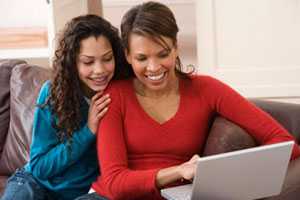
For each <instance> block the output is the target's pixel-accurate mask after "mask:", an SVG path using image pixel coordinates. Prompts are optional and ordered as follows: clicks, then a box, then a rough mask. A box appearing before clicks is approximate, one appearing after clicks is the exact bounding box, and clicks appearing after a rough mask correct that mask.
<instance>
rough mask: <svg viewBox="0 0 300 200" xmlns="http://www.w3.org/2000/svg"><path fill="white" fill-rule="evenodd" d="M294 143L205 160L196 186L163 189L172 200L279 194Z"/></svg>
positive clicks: (248, 198)
mask: <svg viewBox="0 0 300 200" xmlns="http://www.w3.org/2000/svg"><path fill="white" fill-rule="evenodd" d="M293 145H294V142H293V141H289V142H282V143H277V144H271V145H265V146H259V147H254V148H249V149H244V150H239V151H234V152H229V153H223V154H218V155H213V156H207V157H202V158H200V159H199V161H198V163H197V170H196V174H195V177H194V180H193V184H187V185H182V186H176V187H171V188H166V189H162V190H161V195H162V196H163V197H164V198H166V199H169V200H212V199H213V200H253V199H259V198H264V197H269V196H274V195H278V194H279V193H280V192H281V189H282V185H283V181H284V179H285V176H286V171H287V167H288V164H289V160H290V156H291V153H292V149H293Z"/></svg>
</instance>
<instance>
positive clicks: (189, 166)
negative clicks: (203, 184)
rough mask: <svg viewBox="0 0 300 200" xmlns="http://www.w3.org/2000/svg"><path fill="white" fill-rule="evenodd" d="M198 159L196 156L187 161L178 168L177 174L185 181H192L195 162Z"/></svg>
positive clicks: (195, 166)
mask: <svg viewBox="0 0 300 200" xmlns="http://www.w3.org/2000/svg"><path fill="white" fill-rule="evenodd" d="M199 158H200V156H198V155H197V154H196V155H194V156H193V157H192V158H191V159H190V160H189V161H187V162H185V163H183V164H181V165H180V166H179V173H180V174H181V176H182V178H184V179H186V180H192V179H193V178H194V176H195V173H196V168H197V161H198V159H199Z"/></svg>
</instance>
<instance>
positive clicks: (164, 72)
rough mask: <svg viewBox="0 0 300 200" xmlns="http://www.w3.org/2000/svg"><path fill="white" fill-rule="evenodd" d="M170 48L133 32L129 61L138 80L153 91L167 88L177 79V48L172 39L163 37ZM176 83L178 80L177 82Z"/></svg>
mask: <svg viewBox="0 0 300 200" xmlns="http://www.w3.org/2000/svg"><path fill="white" fill-rule="evenodd" d="M162 38H163V40H164V41H165V42H166V44H168V46H169V49H167V48H164V47H163V46H162V45H160V44H158V43H157V42H155V41H154V40H153V39H152V38H149V37H145V36H141V35H137V34H131V35H130V38H129V51H127V52H126V58H127V61H128V62H129V63H130V64H131V65H132V68H133V71H134V73H135V75H136V77H137V80H138V81H139V82H140V83H142V84H143V86H144V88H145V90H149V91H151V92H153V91H154V92H156V91H164V90H167V89H168V88H169V87H170V86H171V87H172V84H174V80H175V81H176V74H175V66H176V58H177V56H178V54H177V48H176V47H175V46H174V44H173V42H172V40H171V39H170V38H167V37H162ZM175 83H176V82H175Z"/></svg>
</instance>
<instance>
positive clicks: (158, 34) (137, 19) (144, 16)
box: [121, 1, 194, 77]
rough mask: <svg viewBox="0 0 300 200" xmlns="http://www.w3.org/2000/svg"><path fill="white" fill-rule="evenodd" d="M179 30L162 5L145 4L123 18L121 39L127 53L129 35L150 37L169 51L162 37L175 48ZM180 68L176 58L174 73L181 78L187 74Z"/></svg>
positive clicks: (178, 59)
mask: <svg viewBox="0 0 300 200" xmlns="http://www.w3.org/2000/svg"><path fill="white" fill-rule="evenodd" d="M178 31H179V28H178V26H177V23H176V19H175V17H174V14H173V13H172V11H171V10H170V8H168V7H167V6H165V5H164V4H161V3H158V2H152V1H149V2H146V3H143V4H140V5H137V6H134V7H133V8H131V9H130V10H129V11H127V13H126V14H125V15H124V16H123V18H122V22H121V38H122V43H123V45H124V48H125V49H126V50H127V51H128V52H129V51H130V49H129V38H130V34H132V33H134V34H138V35H142V36H145V37H150V38H151V39H153V40H154V41H155V42H157V43H158V44H160V45H161V46H162V47H163V48H166V49H168V50H170V49H171V47H169V45H168V44H167V43H166V42H165V41H164V40H163V38H162V37H168V38H170V39H171V40H172V42H173V45H174V46H175V47H176V48H177V33H178ZM193 71H194V69H192V71H191V72H189V73H186V72H184V70H183V68H182V64H181V61H180V58H179V57H177V58H176V72H177V73H178V74H179V75H182V76H183V77H187V75H188V74H190V73H192V72H193Z"/></svg>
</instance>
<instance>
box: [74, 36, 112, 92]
mask: <svg viewBox="0 0 300 200" xmlns="http://www.w3.org/2000/svg"><path fill="white" fill-rule="evenodd" d="M77 70H78V74H79V79H80V81H81V84H82V88H83V91H84V93H85V95H86V96H88V97H91V96H92V95H94V94H95V93H96V92H100V91H103V90H104V89H105V88H106V87H107V85H108V83H109V81H110V80H111V79H112V77H113V74H114V70H115V60H114V55H113V50H112V47H111V44H110V42H109V40H108V39H107V38H106V37H105V36H102V35H101V36H99V37H97V38H96V37H94V36H91V37H88V38H86V39H84V40H82V41H81V42H80V52H79V54H78V57H77Z"/></svg>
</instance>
